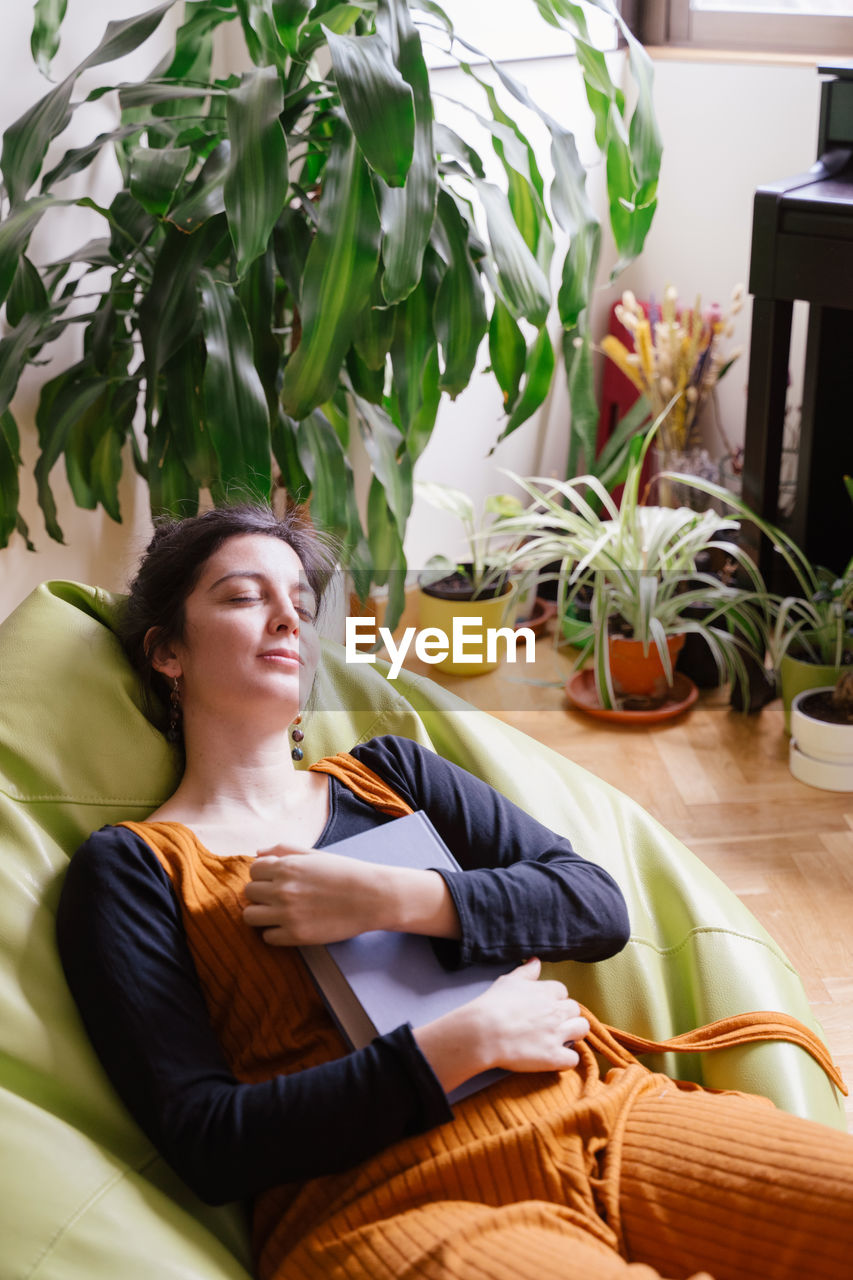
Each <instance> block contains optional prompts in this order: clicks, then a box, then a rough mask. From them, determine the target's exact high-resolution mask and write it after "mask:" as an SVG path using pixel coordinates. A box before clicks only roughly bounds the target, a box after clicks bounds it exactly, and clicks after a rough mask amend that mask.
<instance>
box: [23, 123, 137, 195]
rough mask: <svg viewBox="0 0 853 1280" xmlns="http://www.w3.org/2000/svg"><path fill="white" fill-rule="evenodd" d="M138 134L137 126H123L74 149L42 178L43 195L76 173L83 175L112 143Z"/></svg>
mask: <svg viewBox="0 0 853 1280" xmlns="http://www.w3.org/2000/svg"><path fill="white" fill-rule="evenodd" d="M138 132H139V129H138V126H137V125H122V126H121V127H120V128H118V129H110V130H109V132H108V133H99V134H98V136H97V138H94V139H93V140H92V141H91V142H87V143H86V144H85V145H84V146H82V147H72V148H71V149H70V150H69V151H66V153H65V155H64V156H63V157H62V159H61V160H60V161H59V163H58V164H56V165H54V167H53V168H52V169H50V170H49V171H48V172H47V173H46V174H45V175H44V177H43V178H42V180H41V191H42V193H45V192H47V191H49V190H50V188H51V187H52V186H53V185H54V184H55V183H57V182H62V181H64V179H65V178H70V177H73V175H74V174H75V173H82V171H83V170H84V169H87V168H88V167H89V165H90V164H91V163H92V161H93V160H96V159H97V158H98V156H99V155H100V154H101V152H102V151H103V150H104V148H105V147H107V146H108V145H109V144H110V143H111V142H121V141H123V140H124V139H125V138H129V137H132V135H133V134H135V133H138Z"/></svg>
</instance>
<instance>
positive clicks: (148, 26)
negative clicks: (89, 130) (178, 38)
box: [0, 0, 175, 207]
mask: <svg viewBox="0 0 853 1280" xmlns="http://www.w3.org/2000/svg"><path fill="white" fill-rule="evenodd" d="M174 3H175V0H165V3H164V4H160V5H158V6H157V7H156V8H155V9H150V10H149V11H148V12H147V13H142V14H137V15H136V16H135V17H132V18H126V19H124V20H123V21H120V22H110V23H108V24H107V28H106V31H105V32H104V35H103V38H102V39H101V41H100V43H99V44H98V46H97V48H95V49H94V50H93V51H92V52H91V53H90V54H89V56H88V57H87V58H84V59H83V61H82V62H81V63H80V64H79V65H78V66H77V67H75V69H74V70H73V71H72V72H71V74H70V75H68V76H66V78H65V79H64V80H63V81H62V83H61V84H58V85H57V86H56V87H55V88H54V89H51V90H50V92H49V93H46V94H45V95H44V97H43V98H40V99H39V101H38V102H36V103H35V104H34V105H33V106H32V107H30V108H29V109H28V110H27V111H25V112H24V114H23V115H22V116H20V117H19V119H17V120H16V121H15V123H14V124H11V125H10V126H9V128H8V129H7V130H6V132H5V133H4V134H3V152H2V156H0V168H2V170H3V179H4V181H5V184H6V190H7V191H8V193H9V199H10V201H11V203H12V205H13V207H14V206H15V205H19V204H21V203H22V201H23V200H25V199H26V196H27V193H28V192H29V190H30V188H31V187H32V185H33V183H34V182H35V180H36V178H37V177H38V174H39V170H40V169H41V166H42V162H43V161H44V157H45V155H46V154H47V149H48V147H49V145H50V143H51V142H52V141H53V139H54V138H55V137H57V136H58V135H59V134H60V133H62V131H63V129H64V128H65V127H66V125H67V124H68V122H69V120H70V119H71V114H72V110H73V108H72V107H71V95H72V93H73V92H74V86H75V84H76V83H77V79H78V77H79V76H80V75H81V73H82V72H83V71H86V70H88V69H89V68H91V67H96V66H100V65H101V64H102V63H104V62H111V61H112V60H113V58H120V57H123V56H124V55H125V54H127V53H131V52H132V51H133V50H134V49H136V48H137V47H138V46H139V45H140V44H142V43H143V41H145V40H147V39H148V37H149V36H150V35H151V34H152V33H153V32H154V31H156V29H157V27H158V26H159V24H160V22H161V20H162V19H163V17H164V15H165V14H166V13H167V12H168V10H169V9H171V8H172V5H173V4H174Z"/></svg>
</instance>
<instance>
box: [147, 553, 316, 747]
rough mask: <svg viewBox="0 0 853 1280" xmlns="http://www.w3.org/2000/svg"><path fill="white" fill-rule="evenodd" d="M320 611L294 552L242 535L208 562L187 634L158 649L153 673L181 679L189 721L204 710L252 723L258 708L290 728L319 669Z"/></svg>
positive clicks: (192, 600) (187, 614)
mask: <svg viewBox="0 0 853 1280" xmlns="http://www.w3.org/2000/svg"><path fill="white" fill-rule="evenodd" d="M316 611H317V605H316V600H315V598H314V593H313V592H312V590H311V588H310V586H309V585H308V582H307V579H306V576H305V572H304V570H303V568H302V563H301V561H300V560H299V557H298V556H297V554H296V552H295V551H294V550H293V548H292V547H290V546H289V545H288V544H287V543H286V542H282V541H281V540H280V539H278V538H273V537H268V536H267V535H266V534H254V533H250V534H240V535H237V536H235V537H233V538H229V539H228V540H227V541H226V542H224V543H223V544H222V545H221V546H220V547H219V549H218V550H217V551H215V552H214V553H213V555H212V556H211V557H210V558H209V560H207V561H206V563H205V565H204V567H203V569H202V571H201V574H200V576H199V580H198V582H197V583H196V586H195V587H194V589H193V590H192V592H191V593H190V595H189V596H188V597H187V599H186V601H185V605H184V619H185V621H184V634H183V636H182V637H181V639H180V640H179V641H176V642H175V643H174V644H171V645H169V646H161V647H160V648H158V649H155V653H154V657H155V666H157V669H158V670H160V671H162V672H163V674H164V675H166V676H168V677H169V678H172V677H174V676H178V677H180V680H181V703H182V706H183V710H184V715H185V716H187V715H189V714H192V711H193V710H194V709H196V708H201V707H205V708H207V709H208V710H210V711H216V710H220V711H222V712H223V713H224V712H227V711H229V710H230V711H232V712H233V711H235V710H236V711H237V712H238V713H240V714H241V715H243V716H249V715H251V713H252V708H253V707H255V708H256V709H257V710H258V712H261V711H263V713H264V714H265V715H268V714H269V713H271V712H272V713H273V714H275V715H276V717H277V718H278V716H281V717H282V718H283V719H284V723H290V721H291V720H292V719H293V717H294V716H295V715H296V714H297V712H298V710H299V707H300V706H302V705H304V703H305V699H306V698H307V696H308V693H309V691H310V688H311V684H312V681H313V679H314V672H315V670H316V667H317V660H318V657H319V648H320V645H319V638H318V635H317V631H316V628H315V619H316ZM164 659H165V660H164Z"/></svg>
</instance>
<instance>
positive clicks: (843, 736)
mask: <svg viewBox="0 0 853 1280" xmlns="http://www.w3.org/2000/svg"><path fill="white" fill-rule="evenodd" d="M789 763H790V767H791V773H792V774H793V775H794V777H795V778H798V779H799V780H800V781H801V782H806V783H808V785H809V786H812V787H819V788H820V789H821V790H823V791H853V667H850V668H848V669H847V670H845V671H842V673H841V675H840V676H839V677H838V680H837V681H836V682H835V684H834V685H827V686H825V687H822V688H819V689H803V690H801V691H800V692H799V693H798V694H796V695H795V697H794V699H793V702H792V704H791V743H790V747H789Z"/></svg>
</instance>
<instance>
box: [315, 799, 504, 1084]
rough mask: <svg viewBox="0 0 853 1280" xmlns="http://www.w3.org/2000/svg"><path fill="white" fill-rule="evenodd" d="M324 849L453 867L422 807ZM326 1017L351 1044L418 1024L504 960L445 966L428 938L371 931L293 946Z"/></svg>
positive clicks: (483, 1077)
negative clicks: (323, 1003)
mask: <svg viewBox="0 0 853 1280" xmlns="http://www.w3.org/2000/svg"><path fill="white" fill-rule="evenodd" d="M323 847H324V851H326V852H330V853H337V854H343V855H344V856H345V857H351V858H359V859H361V860H362V861H363V862H374V863H377V864H378V865H392V866H403V867H414V868H417V869H418V870H435V869H444V870H449V871H454V872H456V871H460V870H461V868H460V866H459V863H458V862H457V861H456V859H455V858H454V856H453V854H452V853H451V852H450V850H449V849H448V847H447V845H446V844H445V843H444V841H443V840H442V838H441V836H440V835H439V834H438V832H437V831H436V829H435V827H434V826H433V825H432V823H431V822H430V820H429V818H428V817H427V815H426V814H425V813H423V812H422V811H420V810H419V811H417V812H415V813H412V814H408V815H407V816H406V817H404V818H395V819H394V820H393V821H391V822H386V823H384V824H383V825H382V826H380V827H374V828H372V829H371V830H369V831H362V832H359V833H358V835H355V836H349V837H347V839H345V840H339V841H337V842H336V843H335V844H329V845H324V846H323ZM300 950H301V953H302V956H303V959H304V960H305V962H306V964H307V965H308V968H309V970H310V972H311V975H312V977H313V978H314V981H315V982H316V984H317V986H318V988H319V989H320V992H321V994H322V996H323V998H324V1000H325V1001H326V1004H327V1005H328V1007H329V1010H330V1012H331V1013H332V1016H333V1017H334V1018H335V1021H336V1022H337V1024H338V1026H339V1027H340V1029H341V1031H342V1032H343V1034H344V1036H345V1037H346V1039H347V1040H348V1041H349V1043H350V1044H351V1045H352V1046H353V1048H354V1049H361V1048H363V1047H364V1046H365V1045H367V1044H369V1043H370V1041H371V1040H373V1039H374V1037H376V1036H377V1035H385V1034H386V1033H387V1032H389V1031H393V1030H394V1028H395V1027H399V1026H400V1025H401V1024H402V1023H405V1022H410V1023H411V1024H412V1026H415V1027H417V1026H423V1025H424V1024H425V1023H427V1022H432V1021H433V1019H435V1018H438V1017H441V1015H442V1014H444V1013H449V1012H450V1010H451V1009H455V1008H458V1006H459V1005H461V1004H465V1003H467V1001H469V1000H473V999H474V998H475V997H476V996H478V995H480V994H481V993H482V992H483V991H485V990H486V988H487V987H488V986H490V985H491V983H492V982H494V980H495V978H497V977H498V976H499V975H500V974H501V973H506V972H507V970H508V969H511V968H512V967H513V965H512V964H504V965H500V964H495V965H486V964H479V965H469V966H467V967H465V968H463V969H454V970H452V971H448V970H447V969H445V968H444V967H443V966H442V965H441V963H440V962H439V960H438V957H437V956H436V954H435V951H434V950H433V947H432V944H431V942H430V940H429V938H427V937H425V936H423V935H420V934H414V933H393V932H389V931H386V930H373V931H371V932H370V933H361V934H358V935H357V936H356V937H354V938H347V939H346V940H345V941H343V942H333V943H330V944H329V945H328V946H308V947H301V948H300ZM505 1074H506V1073H505V1072H504V1071H501V1070H495V1071H485V1072H482V1073H481V1074H480V1075H478V1076H475V1077H473V1078H472V1079H471V1080H468V1081H466V1082H465V1083H464V1084H462V1085H460V1086H459V1087H458V1088H457V1089H454V1090H452V1091H451V1093H449V1094H448V1098H449V1100H450V1102H451V1103H453V1102H458V1101H459V1099H460V1098H464V1097H467V1096H468V1094H470V1093H474V1092H476V1091H477V1090H478V1089H482V1088H483V1087H484V1086H485V1085H487V1084H490V1083H491V1082H492V1081H493V1080H497V1079H500V1077H501V1076H503V1075H505Z"/></svg>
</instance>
